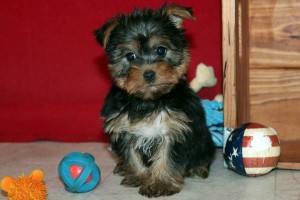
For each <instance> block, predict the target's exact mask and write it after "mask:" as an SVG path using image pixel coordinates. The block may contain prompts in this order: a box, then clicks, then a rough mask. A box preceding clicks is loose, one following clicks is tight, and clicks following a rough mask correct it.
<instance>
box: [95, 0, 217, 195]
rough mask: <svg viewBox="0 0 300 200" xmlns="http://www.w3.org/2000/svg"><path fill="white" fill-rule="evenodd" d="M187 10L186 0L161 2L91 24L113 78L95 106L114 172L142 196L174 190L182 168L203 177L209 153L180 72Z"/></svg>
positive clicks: (185, 60)
mask: <svg viewBox="0 0 300 200" xmlns="http://www.w3.org/2000/svg"><path fill="white" fill-rule="evenodd" d="M193 18H194V17H193V12H192V10H191V9H190V8H186V7H182V6H179V5H176V4H165V5H164V6H162V7H161V8H159V9H157V10H151V9H144V10H135V11H134V12H133V13H132V14H128V15H118V16H116V17H115V18H112V19H111V20H110V21H108V22H107V23H106V24H104V25H103V26H102V27H101V28H100V29H99V30H96V31H95V35H96V38H97V41H98V42H99V43H100V44H101V45H102V46H103V47H104V49H105V51H106V54H107V56H108V58H109V62H110V64H109V69H110V72H111V75H112V77H113V80H114V84H113V86H112V88H111V90H110V92H109V94H108V96H107V97H106V100H105V104H104V107H103V109H102V113H101V114H102V117H103V118H104V120H105V122H104V130H105V132H107V133H108V135H109V139H110V141H111V143H112V150H113V151H114V152H115V153H116V154H117V155H118V157H119V162H118V164H117V166H116V168H115V169H114V173H116V174H120V175H122V176H124V179H123V180H122V182H121V184H123V185H126V186H131V187H140V189H139V193H140V194H142V195H145V196H148V197H158V196H166V195H172V194H174V193H178V192H180V190H181V188H182V186H183V182H184V177H185V176H199V177H202V178H207V177H208V174H209V167H210V164H211V162H212V160H213V155H214V151H215V150H214V144H213V142H212V139H211V136H210V133H209V131H208V128H207V127H206V125H205V116H204V111H203V108H202V106H201V102H200V100H199V98H198V97H197V95H196V94H195V93H194V92H193V91H192V90H191V89H190V88H189V85H188V83H187V79H186V73H187V69H188V65H189V61H190V55H189V50H188V44H187V40H186V39H185V37H184V30H183V28H182V22H183V20H184V19H193Z"/></svg>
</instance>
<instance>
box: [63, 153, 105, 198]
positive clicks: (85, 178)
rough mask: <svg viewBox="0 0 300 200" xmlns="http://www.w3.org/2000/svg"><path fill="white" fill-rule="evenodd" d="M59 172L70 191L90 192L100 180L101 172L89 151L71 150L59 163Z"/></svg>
mask: <svg viewBox="0 0 300 200" xmlns="http://www.w3.org/2000/svg"><path fill="white" fill-rule="evenodd" d="M58 174H59V176H60V178H61V180H62V181H63V183H64V185H65V189H66V190H67V191H69V192H77V193H82V192H89V191H91V190H93V189H94V188H95V187H96V186H97V185H98V184H99V182H100V179H101V172H100V168H99V167H98V165H97V164H96V163H95V158H94V156H92V155H91V154H89V153H80V152H71V153H69V154H67V155H66V156H65V157H64V158H63V159H62V160H61V161H60V163H59V166H58Z"/></svg>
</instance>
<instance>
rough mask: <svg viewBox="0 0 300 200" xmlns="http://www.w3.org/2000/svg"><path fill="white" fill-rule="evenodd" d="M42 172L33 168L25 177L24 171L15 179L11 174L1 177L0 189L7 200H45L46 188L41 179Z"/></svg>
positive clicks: (42, 176)
mask: <svg viewBox="0 0 300 200" xmlns="http://www.w3.org/2000/svg"><path fill="white" fill-rule="evenodd" d="M43 178H44V172H43V171H42V170H39V169H35V170H33V171H32V172H31V174H30V175H29V176H28V177H27V176H25V175H24V173H23V174H22V175H21V176H19V178H17V179H15V178H13V177H11V176H6V177H4V178H2V180H1V182H0V186H1V189H2V190H3V191H5V192H6V193H7V197H8V199H9V200H25V199H26V200H47V189H46V186H45V183H44V181H43Z"/></svg>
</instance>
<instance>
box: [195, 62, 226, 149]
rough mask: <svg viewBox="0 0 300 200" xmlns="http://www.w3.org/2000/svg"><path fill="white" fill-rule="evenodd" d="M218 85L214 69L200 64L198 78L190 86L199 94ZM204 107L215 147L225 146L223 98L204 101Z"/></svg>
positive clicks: (218, 97) (218, 96)
mask: <svg viewBox="0 0 300 200" xmlns="http://www.w3.org/2000/svg"><path fill="white" fill-rule="evenodd" d="M216 83H217V78H216V77H215V73H214V69H213V67H211V66H206V65H205V64H203V63H200V64H199V65H198V66H197V69H196V77H195V78H194V79H193V80H192V81H191V83H190V86H191V88H192V89H193V90H194V92H198V91H199V90H200V89H202V88H203V87H212V86H215V85H216ZM201 102H202V106H203V108H204V112H205V116H206V125H207V126H208V129H209V131H210V133H211V136H212V139H213V141H214V144H215V146H217V147H222V146H223V129H224V119H223V96H222V95H220V94H219V95H217V96H216V97H215V99H214V100H212V101H211V100H206V99H202V100H201Z"/></svg>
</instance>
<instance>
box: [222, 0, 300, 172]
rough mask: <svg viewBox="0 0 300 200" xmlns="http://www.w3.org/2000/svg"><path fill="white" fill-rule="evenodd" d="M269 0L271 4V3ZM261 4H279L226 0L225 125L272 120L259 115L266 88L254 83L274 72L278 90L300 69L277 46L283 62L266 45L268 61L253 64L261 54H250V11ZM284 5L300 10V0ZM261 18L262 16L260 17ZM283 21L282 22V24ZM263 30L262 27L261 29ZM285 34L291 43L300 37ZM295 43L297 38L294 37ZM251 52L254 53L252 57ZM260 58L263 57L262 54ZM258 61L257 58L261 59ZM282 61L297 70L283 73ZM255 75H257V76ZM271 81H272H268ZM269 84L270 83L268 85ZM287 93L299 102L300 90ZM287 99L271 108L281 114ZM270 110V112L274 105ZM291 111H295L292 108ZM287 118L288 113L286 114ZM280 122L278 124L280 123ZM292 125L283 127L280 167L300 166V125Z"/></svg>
mask: <svg viewBox="0 0 300 200" xmlns="http://www.w3.org/2000/svg"><path fill="white" fill-rule="evenodd" d="M259 3H260V4H259ZM264 3H266V4H264ZM268 3H269V4H270V5H268ZM261 4H263V6H265V7H263V9H265V10H263V12H266V13H267V11H268V10H272V9H270V7H271V8H273V7H272V6H274V5H276V2H270V1H268V2H267V1H266V2H263V3H261V2H259V1H256V0H249V1H248V0H222V26H223V27H222V31H223V42H222V45H223V94H224V126H225V127H232V128H236V127H237V126H238V125H241V124H243V123H245V122H249V121H251V120H257V119H258V120H266V121H268V120H267V119H266V118H264V116H265V115H262V117H258V116H257V113H261V112H262V110H263V111H264V110H265V109H264V106H265V105H264V104H260V105H259V104H258V103H257V100H256V99H257V95H259V94H260V93H259V92H261V90H262V86H260V87H259V88H255V87H253V86H252V85H253V84H258V82H257V80H258V81H260V82H262V81H265V79H267V78H269V77H270V76H271V77H272V79H271V80H270V78H269V79H268V81H273V85H272V87H277V88H278V91H280V92H281V91H282V88H280V84H281V82H280V80H281V79H282V78H284V80H286V79H288V80H289V78H290V77H289V76H290V74H292V73H294V72H296V74H298V73H300V63H299V62H293V63H292V62H291V63H288V59H286V57H287V56H286V52H284V54H280V53H281V52H280V50H281V49H277V50H276V51H275V55H276V56H279V57H280V56H282V57H283V59H282V60H280V58H279V59H278V60H280V62H279V64H278V63H276V61H273V60H271V59H274V58H273V57H272V55H273V54H274V50H273V49H271V47H265V48H264V49H263V50H264V51H266V49H267V50H268V54H266V55H267V56H265V57H263V59H264V60H263V61H264V62H262V63H263V64H265V65H262V64H261V65H258V66H252V65H253V64H252V65H251V59H252V60H255V59H256V57H255V58H254V56H257V55H259V54H258V53H256V54H250V49H252V50H253V49H254V48H253V46H254V45H253V43H250V42H249V41H251V39H253V38H252V37H254V36H253V35H251V37H249V34H250V32H251V30H250V29H249V23H251V19H252V18H251V17H252V16H249V12H250V11H249V9H251V8H249V7H250V6H252V8H257V7H259V6H261ZM286 4H287V5H286ZM253 5H255V6H253ZM258 5H259V6H258ZM268 6H269V7H268ZM283 7H284V8H285V12H286V10H289V9H290V10H292V11H293V12H294V13H298V11H297V9H299V8H300V6H299V3H298V4H296V3H295V4H291V3H289V2H284V1H282V2H281V4H280V5H279V6H278V8H279V9H281V8H283ZM260 9H262V8H260ZM259 11H260V12H262V11H261V10H259ZM272 11H273V10H272ZM251 12H252V13H251V14H252V15H255V14H256V13H255V12H256V11H255V10H251ZM278 13H280V12H278ZM264 14H265V13H264ZM272 14H274V13H271V14H270V15H269V16H270V17H271V16H273V15H272ZM284 14H285V13H284ZM266 16H267V17H268V15H265V16H264V17H265V18H266ZM285 16H286V15H282V16H281V15H280V14H278V15H276V17H277V19H274V21H276V20H278V19H280V20H279V21H280V23H281V21H282V18H281V17H285ZM258 18H259V17H258ZM259 19H261V18H259ZM267 19H269V20H270V21H272V20H273V19H270V18H267ZM285 20H286V19H285ZM249 21H250V22H249ZM286 21H288V20H286ZM278 23H279V22H278ZM295 24H297V22H295ZM251 25H252V26H254V25H256V24H251ZM280 25H281V26H282V24H280ZM288 25H291V24H290V23H289V24H288ZM296 27H297V26H288V28H289V29H288V30H289V31H291V32H292V31H294V32H297V30H296V29H295V30H293V29H294V28H296ZM252 28H253V27H252ZM272 28H273V27H272ZM259 31H261V29H260V30H259ZM272 31H278V30H277V29H276V30H274V29H267V30H266V31H265V32H264V34H265V35H264V36H266V34H269V32H270V33H271V34H272V33H273V34H274V32H272ZM256 32H257V29H256ZM252 33H253V32H252ZM276 33H277V32H276ZM276 33H275V34H276ZM285 34H286V32H283V33H282V32H280V33H279V36H280V37H283V39H285V40H286V41H287V45H288V44H291V41H290V40H293V39H295V38H296V37H297V38H298V35H295V33H292V35H290V36H287V35H285ZM267 37H268V35H267ZM284 37H285V38H284ZM256 38H257V37H256ZM299 38H300V36H299ZM281 39H282V38H281ZM294 41H295V40H294ZM256 42H257V41H256ZM264 42H265V41H264ZM268 42H269V41H268ZM271 42H273V43H271V44H272V45H273V44H274V43H275V44H276V42H277V41H271ZM295 42H298V41H295ZM292 43H293V41H292ZM297 44H298V43H297ZM254 47H256V46H254ZM283 48H284V47H283ZM257 49H258V48H256V49H254V50H257ZM281 51H282V52H283V51H284V50H281ZM278 52H279V53H278ZM251 53H253V52H251ZM250 55H251V56H253V57H250ZM295 55H299V57H300V51H298V50H297V48H295V50H294V52H292V54H291V56H293V58H294V57H295ZM269 57H272V58H269ZM297 57H298V56H296V57H295V59H296V61H297ZM259 59H261V57H260V58H259ZM295 59H294V60H295ZM255 61H256V62H257V59H256V60H255ZM299 61H300V59H299ZM274 63H275V64H274ZM282 64H284V66H283V67H282V68H283V69H284V70H285V71H287V70H293V71H292V73H289V74H287V73H285V74H287V75H284V76H283V75H281V73H280V71H279V70H281V68H279V67H280V65H281V66H282ZM250 66H251V67H250ZM269 66H270V67H269ZM274 66H275V67H274ZM265 68H266V69H265ZM274 68H275V69H274ZM264 70H268V71H264ZM274 72H276V73H275V74H272V73H274ZM261 74H267V77H266V76H263V77H262V76H261ZM257 75H260V77H257ZM272 75H274V76H272ZM250 76H251V77H250ZM254 76H255V78H256V79H254V78H253V77H254ZM294 76H295V75H294ZM278 79H280V80H278ZM294 79H295V82H294V84H293V85H296V86H293V89H295V88H296V89H297V90H298V88H300V79H296V78H294ZM260 82H259V83H260ZM265 82H267V81H265ZM277 82H279V83H277ZM284 83H285V84H286V82H284ZM298 83H299V84H298ZM267 84H269V82H267ZM251 86H252V88H251ZM267 86H268V85H266V87H267ZM263 87H265V86H263ZM288 87H289V85H288ZM254 90H255V92H256V91H258V92H256V93H255V92H254ZM299 90H300V89H299ZM254 93H255V94H254ZM266 94H268V93H263V95H266ZM275 95H280V93H279V92H277V94H275ZM287 95H293V100H295V99H296V100H295V102H296V103H298V102H299V101H300V98H299V95H297V93H287ZM276 98H277V97H276ZM269 99H270V98H269ZM277 99H278V98H277ZM286 99H287V100H289V98H286ZM284 100H285V98H282V97H280V102H281V104H280V105H281V107H278V109H274V110H271V112H272V113H273V112H276V113H277V115H278V114H279V115H280V114H281V111H282V104H283V105H287V103H282V102H285V101H284ZM292 103H293V102H292ZM269 104H271V103H269ZM290 104H291V103H289V104H288V105H290ZM272 105H273V104H272ZM294 109H295V108H294ZM283 110H285V108H283ZM268 111H269V112H270V109H269V110H268ZM292 111H293V110H292ZM272 113H271V115H272ZM288 113H289V114H291V111H289V112H288ZM295 113H296V114H294V116H289V117H290V118H291V119H293V118H295V116H296V117H297V114H298V113H300V109H298V110H297V111H296V112H295ZM269 116H270V113H269ZM285 118H287V117H285ZM276 120H277V119H276ZM278 120H279V119H278ZM278 120H277V121H278ZM286 121H287V120H286V119H285V122H286ZM294 121H295V120H294ZM257 122H260V121H257ZM273 122H274V121H273ZM276 125H277V126H278V123H277V124H276ZM283 125H285V124H283V123H282V122H281V124H279V126H278V128H281V126H283ZM289 125H290V124H289ZM289 125H285V126H286V128H285V129H283V130H284V131H282V132H281V135H279V136H280V137H279V139H280V140H281V157H280V160H279V164H278V167H279V168H288V169H300V155H299V153H298V151H299V149H300V134H298V132H297V131H296V133H295V128H297V127H298V126H296V124H295V123H294V125H295V127H294V128H293V129H292V130H289V127H287V126H289ZM298 131H299V133H300V130H298ZM283 132H284V133H283ZM291 135H293V136H292V137H291Z"/></svg>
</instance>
